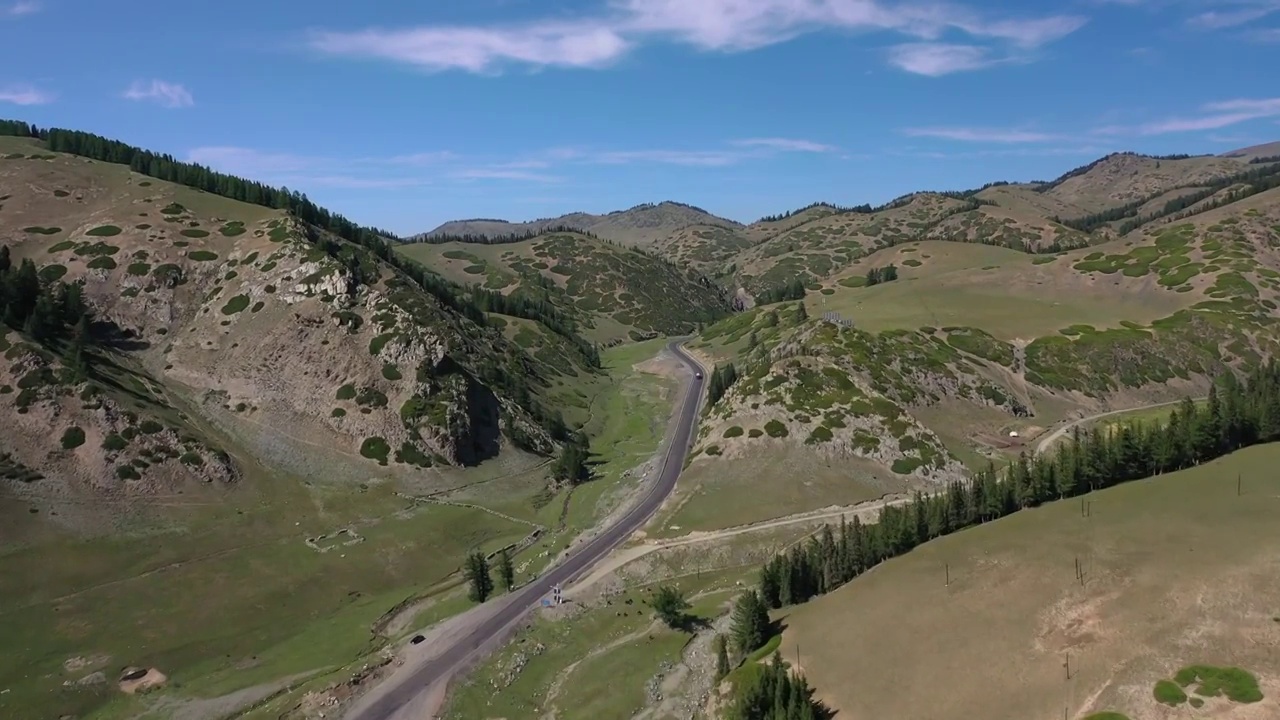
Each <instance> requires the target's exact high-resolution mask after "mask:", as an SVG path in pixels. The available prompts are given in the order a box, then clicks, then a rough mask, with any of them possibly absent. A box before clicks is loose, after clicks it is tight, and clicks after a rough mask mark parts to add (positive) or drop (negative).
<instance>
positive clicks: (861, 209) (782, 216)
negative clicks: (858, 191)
mask: <svg viewBox="0 0 1280 720" xmlns="http://www.w3.org/2000/svg"><path fill="white" fill-rule="evenodd" d="M820 207H827V208H831V209H832V210H835V211H836V213H837V214H840V215H843V214H845V213H863V214H866V213H870V212H874V210H872V208H871V204H870V203H863V204H861V205H836V204H835V203H829V202H815V203H809V204H808V205H805V206H804V207H802V208H796V209H795V210H788V211H786V212H783V213H777V214H774V215H765V216H764V217H762V218H760V219H759V220H757V221H756V222H757V223H768V222H778V221H779V220H786V219H787V218H789V217H792V216H795V215H799V214H800V213H802V212H804V211H806V210H812V209H814V208H820Z"/></svg>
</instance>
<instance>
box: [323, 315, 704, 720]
mask: <svg viewBox="0 0 1280 720" xmlns="http://www.w3.org/2000/svg"><path fill="white" fill-rule="evenodd" d="M682 342H683V341H681V340H677V341H673V342H671V343H669V344H668V345H667V350H668V351H670V352H671V353H672V354H673V355H675V356H676V357H677V358H679V360H680V361H681V362H682V363H683V364H684V365H685V367H686V368H687V369H688V370H689V378H688V383H687V385H686V387H685V393H684V397H683V399H682V401H681V405H680V407H679V410H678V412H677V414H676V416H675V418H674V421H675V422H674V425H675V430H674V432H672V433H671V437H670V439H669V441H668V443H667V447H666V451H665V452H664V453H663V456H662V466H661V468H660V469H659V470H658V476H657V479H656V480H655V481H654V482H653V483H652V484H651V485H650V487H649V489H648V490H647V491H646V492H645V493H644V495H643V496H642V497H641V498H640V500H639V502H637V503H636V504H635V505H634V506H633V507H632V508H631V509H630V510H628V511H627V513H626V514H625V515H623V516H622V517H621V518H620V519H618V520H617V522H615V523H613V524H612V525H609V526H608V527H606V528H604V529H603V530H602V531H601V532H600V533H599V534H597V535H596V536H595V537H593V538H592V539H591V540H589V541H587V542H585V543H583V545H582V547H580V548H579V549H577V550H575V551H572V552H571V553H570V554H569V555H568V556H567V557H565V558H564V559H563V560H562V561H561V562H559V563H558V564H556V565H555V566H553V567H552V568H551V569H550V570H548V571H547V572H545V573H544V574H542V575H541V576H539V577H538V578H536V579H534V580H532V581H531V582H530V583H529V584H528V585H525V586H524V587H522V588H520V589H519V590H516V591H515V592H513V593H511V594H509V595H504V596H500V597H498V598H495V599H493V600H490V601H489V602H488V603H485V604H483V605H481V606H479V607H477V608H474V609H473V610H474V612H473V613H469V615H470V616H471V621H470V622H468V623H465V624H464V625H463V626H462V628H461V629H460V630H458V631H456V632H455V633H453V635H452V636H451V637H441V638H438V639H435V640H434V641H433V640H432V639H428V640H427V641H426V642H424V643H422V645H429V646H430V647H428V648H424V651H423V652H414V651H417V650H418V648H417V647H412V646H410V647H409V648H405V651H406V652H405V653H404V655H405V656H406V657H405V662H404V664H403V665H401V666H400V667H399V668H397V669H396V671H395V672H393V673H392V674H391V675H390V676H389V677H388V678H386V680H384V681H383V682H382V683H380V684H379V685H377V686H375V687H374V688H373V689H371V690H369V692H368V693H366V694H365V695H364V696H362V697H361V698H359V699H358V700H357V701H356V702H355V704H353V705H352V706H351V708H350V710H349V711H348V712H347V713H346V715H345V718H346V720H429V718H431V717H433V716H435V714H436V713H437V712H438V705H439V704H440V701H441V700H442V699H443V697H444V694H445V690H446V688H447V685H448V683H449V681H450V680H452V679H453V678H454V677H455V676H456V675H457V674H458V673H459V672H460V671H462V670H465V669H466V667H467V666H468V665H469V664H470V663H472V662H473V661H475V660H476V659H477V658H478V657H479V656H480V655H481V654H482V653H483V652H485V651H488V650H492V649H494V648H495V645H497V644H499V643H501V642H502V640H503V639H505V637H506V636H507V634H508V633H509V631H511V630H513V629H514V628H515V627H516V625H517V624H518V623H519V622H520V621H521V620H522V619H523V618H524V616H525V615H526V614H527V613H528V612H529V611H531V610H533V609H534V608H535V607H536V606H537V605H538V604H539V603H540V601H541V599H542V598H543V597H545V596H546V595H548V594H549V593H550V592H551V589H552V587H553V586H555V585H560V586H562V587H563V586H565V585H567V584H568V583H569V582H571V581H572V580H573V579H574V578H576V577H578V576H579V575H581V574H582V573H584V572H586V571H588V570H590V569H591V568H592V567H593V566H595V565H596V563H598V562H600V561H601V560H603V559H604V558H605V556H607V555H608V554H609V553H610V552H611V551H612V550H613V549H614V548H616V547H617V546H618V545H620V544H622V542H623V541H624V540H626V539H627V538H628V537H630V535H631V534H632V533H634V532H635V531H636V530H639V529H640V527H641V526H643V525H644V524H645V522H646V521H648V520H649V518H651V517H652V516H653V514H654V513H655V512H657V510H658V508H659V507H660V506H661V505H662V503H663V501H664V500H666V499H667V496H668V495H670V494H671V491H672V489H674V488H675V485H676V479H677V478H679V477H680V470H681V469H682V468H683V466H684V460H685V456H686V455H687V454H688V452H689V448H690V447H691V445H692V438H693V427H694V421H695V420H696V419H697V416H698V408H699V406H700V404H701V401H702V395H703V387H704V384H705V382H706V378H705V371H704V370H703V368H702V367H701V366H700V365H699V364H698V362H697V361H696V360H694V359H693V357H692V356H690V355H689V354H688V353H686V352H685V351H684V348H683V347H682ZM699 374H701V375H702V376H700V375H699Z"/></svg>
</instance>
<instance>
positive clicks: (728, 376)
mask: <svg viewBox="0 0 1280 720" xmlns="http://www.w3.org/2000/svg"><path fill="white" fill-rule="evenodd" d="M737 381H738V368H736V367H734V365H733V363H732V362H727V363H725V364H723V365H716V367H715V369H714V370H712V371H711V377H710V378H708V379H707V407H708V408H713V407H715V406H716V403H718V402H720V398H722V397H724V394H725V393H726V392H728V391H729V388H730V387H733V384H734V383H735V382H737Z"/></svg>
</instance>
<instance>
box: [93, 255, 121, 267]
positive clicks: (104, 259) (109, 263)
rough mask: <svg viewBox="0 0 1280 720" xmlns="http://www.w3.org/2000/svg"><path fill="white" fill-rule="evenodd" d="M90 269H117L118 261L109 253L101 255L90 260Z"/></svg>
mask: <svg viewBox="0 0 1280 720" xmlns="http://www.w3.org/2000/svg"><path fill="white" fill-rule="evenodd" d="M88 267H89V269H90V270H115V269H116V261H115V260H113V259H112V258H111V257H109V256H107V255H99V256H98V257H96V258H94V259H92V260H90V261H89V266H88Z"/></svg>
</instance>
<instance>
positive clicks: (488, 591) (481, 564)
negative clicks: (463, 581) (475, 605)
mask: <svg viewBox="0 0 1280 720" xmlns="http://www.w3.org/2000/svg"><path fill="white" fill-rule="evenodd" d="M465 572H466V575H467V581H468V582H470V583H471V592H470V593H469V594H468V597H470V598H471V600H472V601H473V602H484V601H485V600H488V599H489V596H490V595H492V594H493V578H491V577H489V561H488V560H487V559H486V558H485V556H484V553H482V552H473V553H471V554H470V555H468V556H467V565H466V569H465Z"/></svg>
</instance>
